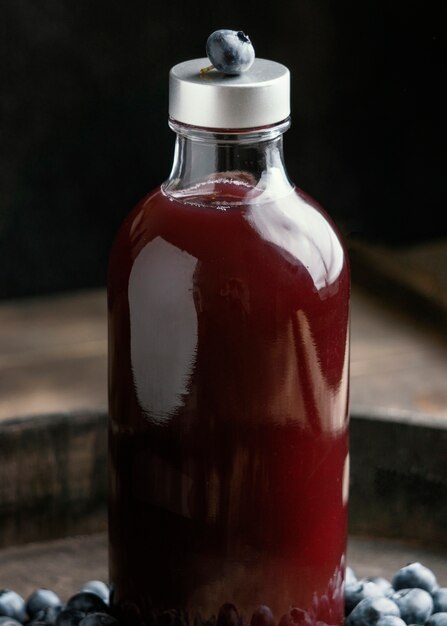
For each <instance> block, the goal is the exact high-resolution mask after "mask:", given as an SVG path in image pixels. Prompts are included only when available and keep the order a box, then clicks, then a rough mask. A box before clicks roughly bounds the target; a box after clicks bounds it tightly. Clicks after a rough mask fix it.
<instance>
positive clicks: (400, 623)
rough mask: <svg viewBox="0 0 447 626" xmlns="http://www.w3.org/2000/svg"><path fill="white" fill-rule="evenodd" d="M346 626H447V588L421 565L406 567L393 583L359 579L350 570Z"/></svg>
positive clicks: (378, 577) (384, 580) (415, 564)
mask: <svg viewBox="0 0 447 626" xmlns="http://www.w3.org/2000/svg"><path fill="white" fill-rule="evenodd" d="M345 615H346V626H405V625H406V624H408V625H417V624H422V625H424V624H425V626H447V588H446V587H439V585H438V583H437V581H436V577H435V575H434V574H433V572H432V571H431V570H429V569H428V568H427V567H424V565H421V563H411V564H410V565H407V566H406V567H402V569H400V570H399V571H398V572H397V573H396V575H395V576H394V577H393V579H392V581H391V582H389V581H388V580H386V579H385V578H382V577H380V576H372V577H370V578H364V579H362V580H357V577H356V575H355V573H354V572H353V570H352V569H351V568H350V567H348V568H347V569H346V587H345Z"/></svg>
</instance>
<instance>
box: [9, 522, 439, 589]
mask: <svg viewBox="0 0 447 626" xmlns="http://www.w3.org/2000/svg"><path fill="white" fill-rule="evenodd" d="M446 557H447V554H446V553H443V552H439V551H432V550H425V549H422V548H416V547H412V546H408V545H406V544H403V543H399V542H393V541H386V540H383V539H373V540H371V539H362V538H358V537H351V538H350V540H349V549H348V563H349V564H350V565H351V566H352V567H353V568H354V570H355V571H356V573H357V575H358V576H359V577H362V576H385V577H386V578H391V577H392V575H393V574H394V573H395V572H396V571H397V570H398V569H399V568H400V567H402V566H403V565H406V564H407V563H410V562H412V561H420V562H422V563H424V564H425V565H427V567H430V568H432V569H433V571H434V572H435V574H436V576H437V578H438V582H439V584H440V585H442V586H445V585H447V558H446ZM92 579H100V580H107V579H108V573H107V538H106V535H105V534H96V535H90V536H79V537H70V538H67V539H60V540H58V541H51V542H46V543H36V544H29V545H26V546H20V547H15V548H7V549H6V550H0V587H2V586H3V587H6V588H9V589H14V590H15V591H17V592H19V593H21V594H22V595H24V596H27V595H28V594H30V593H31V592H32V591H33V590H34V589H35V588H36V587H48V588H50V589H53V590H54V591H56V592H57V593H58V594H59V595H60V596H61V597H62V599H64V600H67V599H68V597H69V596H70V595H72V594H73V593H74V592H75V591H77V590H78V589H79V587H80V586H81V585H82V584H83V583H84V582H86V581H87V580H92Z"/></svg>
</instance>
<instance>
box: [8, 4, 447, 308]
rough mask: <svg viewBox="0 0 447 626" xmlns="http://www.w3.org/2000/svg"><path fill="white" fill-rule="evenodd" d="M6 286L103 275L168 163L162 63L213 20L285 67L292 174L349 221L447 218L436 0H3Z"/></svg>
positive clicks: (60, 285) (439, 226) (32, 286)
mask: <svg viewBox="0 0 447 626" xmlns="http://www.w3.org/2000/svg"><path fill="white" fill-rule="evenodd" d="M0 12H1V14H0V36H1V39H0V55H1V75H0V80H1V82H0V85H1V136H0V297H17V296H23V295H30V294H37V293H44V292H50V291H56V290H63V289H73V288H80V287H90V286H96V285H102V284H104V282H105V273H106V264H107V255H108V250H109V247H110V244H111V241H112V239H113V236H114V234H115V233H116V230H117V228H118V226H119V224H120V222H121V221H122V219H123V217H124V216H125V215H126V213H127V212H128V211H129V210H130V209H131V208H132V206H133V205H134V204H135V203H136V202H137V201H138V199H139V198H140V197H141V196H143V195H145V194H146V193H147V192H148V191H150V189H151V188H153V187H154V186H156V185H157V184H159V183H160V182H161V181H162V180H164V179H165V178H166V176H167V175H168V173H169V169H170V164H171V158H172V149H173V141H174V137H173V135H172V133H171V131H170V130H169V129H168V127H167V104H168V100H167V95H168V94H167V88H168V80H167V79H168V71H169V68H170V67H171V66H172V65H174V64H175V63H178V62H180V61H183V60H185V59H188V58H193V57H197V56H204V46H205V42H206V38H207V36H208V35H209V33H211V32H212V31H213V30H215V29H216V28H235V29H242V30H244V31H245V32H247V33H248V34H249V35H250V37H251V39H252V41H253V43H254V45H255V48H256V51H257V54H258V56H260V57H267V58H271V59H274V60H277V61H280V62H282V63H284V64H286V65H287V66H289V67H290V69H291V71H292V80H293V84H292V98H293V99H292V111H293V124H292V128H291V130H290V131H289V132H288V133H287V135H286V137H285V149H286V162H287V165H288V170H289V174H290V176H291V178H292V179H293V180H294V181H295V182H296V183H297V184H298V186H300V187H302V188H303V189H304V190H306V191H307V192H308V193H310V194H311V195H313V196H314V197H316V198H317V199H318V200H319V201H320V202H321V203H322V204H323V205H324V206H325V207H326V208H327V209H328V211H329V212H330V213H331V214H332V215H333V216H334V217H335V219H336V221H337V222H338V224H339V225H340V227H341V228H342V230H343V232H344V233H345V235H346V236H347V237H348V238H349V237H355V236H357V237H362V238H364V239H367V240H370V241H376V242H382V243H388V244H391V245H393V246H397V245H408V244H409V243H415V242H421V241H426V240H428V239H432V238H436V237H439V236H442V235H445V234H446V232H447V231H446V229H445V228H444V219H443V217H444V212H445V210H446V202H445V192H444V188H445V184H444V182H443V181H442V177H441V155H442V153H441V123H442V120H443V118H444V116H445V110H444V109H445V103H443V102H442V101H441V91H442V90H443V83H444V82H445V76H444V72H445V70H444V65H443V54H441V52H442V51H441V48H444V42H445V11H444V8H443V5H442V3H441V2H440V1H439V2H434V1H428V2H411V1H407V2H403V1H401V0H395V1H392V0H389V2H387V3H385V2H383V1H374V0H364V1H363V2H358V3H356V4H355V3H353V2H352V3H351V2H349V3H348V2H345V1H344V0H340V1H337V2H335V1H334V0H295V1H294V0H278V1H277V2H274V3H271V2H270V3H268V4H265V5H264V4H262V3H260V2H259V1H258V2H247V1H244V2H241V1H240V0H239V2H236V1H235V0H226V1H225V2H222V3H219V4H214V3H205V2H201V1H200V2H194V3H182V2H180V1H179V0H173V1H169V0H167V1H165V2H161V1H160V0H157V1H152V2H150V1H149V2H148V1H142V0H135V1H133V2H113V1H110V0H107V1H106V0H94V1H91V2H82V1H77V2H75V1H74V0H72V1H70V0H3V2H2V3H1V5H0Z"/></svg>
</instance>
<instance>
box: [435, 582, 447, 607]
mask: <svg viewBox="0 0 447 626" xmlns="http://www.w3.org/2000/svg"><path fill="white" fill-rule="evenodd" d="M445 611H447V587H440V588H439V589H436V591H434V592H433V613H443V612H445Z"/></svg>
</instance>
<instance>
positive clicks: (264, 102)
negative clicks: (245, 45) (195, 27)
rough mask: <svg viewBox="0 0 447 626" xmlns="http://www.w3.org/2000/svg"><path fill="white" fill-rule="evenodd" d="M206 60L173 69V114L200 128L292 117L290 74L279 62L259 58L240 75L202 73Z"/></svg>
mask: <svg viewBox="0 0 447 626" xmlns="http://www.w3.org/2000/svg"><path fill="white" fill-rule="evenodd" d="M208 65H209V60H208V59H207V58H202V59H192V60H190V61H185V62H183V63H179V64H178V65H175V66H174V67H173V68H172V69H171V71H170V73H169V115H170V117H172V118H173V119H175V120H177V121H178V122H181V123H183V124H191V125H192V126H201V127H202V128H216V129H217V128H218V129H235V128H240V129H242V128H257V127H259V126H267V125H269V124H276V123H277V122H281V121H282V120H285V119H286V118H287V117H288V116H289V115H290V72H289V70H288V69H287V67H285V66H284V65H281V63H276V62H275V61H268V60H266V59H255V61H254V63H253V65H252V66H251V68H250V69H249V70H248V71H247V72H244V73H243V74H240V75H238V76H228V75H226V74H222V73H220V72H218V71H217V70H214V69H213V70H210V71H209V72H206V73H204V74H201V73H200V70H201V69H202V68H204V67H206V66H208Z"/></svg>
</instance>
